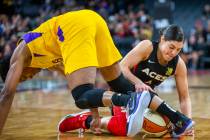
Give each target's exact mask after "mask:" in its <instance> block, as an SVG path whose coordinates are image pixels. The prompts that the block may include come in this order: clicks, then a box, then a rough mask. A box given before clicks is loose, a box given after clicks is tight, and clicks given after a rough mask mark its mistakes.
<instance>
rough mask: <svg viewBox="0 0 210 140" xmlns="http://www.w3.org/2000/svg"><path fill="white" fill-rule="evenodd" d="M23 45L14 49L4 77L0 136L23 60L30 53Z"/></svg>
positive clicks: (0, 96)
mask: <svg viewBox="0 0 210 140" xmlns="http://www.w3.org/2000/svg"><path fill="white" fill-rule="evenodd" d="M24 45H25V44H24V43H20V45H19V46H18V47H17V48H16V49H15V52H14V53H13V56H12V58H11V61H10V62H11V64H10V69H9V71H8V74H7V77H6V81H5V85H4V87H3V89H2V91H1V93H0V134H1V132H2V129H3V126H4V124H5V121H6V118H7V116H8V113H9V110H10V107H11V104H12V101H13V98H14V94H15V91H16V87H17V85H18V82H19V80H20V76H21V74H22V71H23V68H24V65H25V63H24V60H26V59H27V56H28V53H30V52H28V50H26V47H24ZM23 54H24V55H23Z"/></svg>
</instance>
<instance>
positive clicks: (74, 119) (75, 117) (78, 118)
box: [58, 110, 91, 132]
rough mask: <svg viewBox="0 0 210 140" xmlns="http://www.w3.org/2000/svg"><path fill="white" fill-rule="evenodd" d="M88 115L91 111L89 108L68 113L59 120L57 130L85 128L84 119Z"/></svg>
mask: <svg viewBox="0 0 210 140" xmlns="http://www.w3.org/2000/svg"><path fill="white" fill-rule="evenodd" d="M90 115H91V112H90V111H89V110H85V111H83V112H80V113H77V114H68V115H66V116H65V117H63V118H62V119H61V121H60V122H59V124H58V131H59V132H66V131H71V130H76V129H79V128H83V129H87V127H86V126H85V120H86V119H87V117H88V116H90Z"/></svg>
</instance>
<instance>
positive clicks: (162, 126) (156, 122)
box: [142, 109, 170, 137]
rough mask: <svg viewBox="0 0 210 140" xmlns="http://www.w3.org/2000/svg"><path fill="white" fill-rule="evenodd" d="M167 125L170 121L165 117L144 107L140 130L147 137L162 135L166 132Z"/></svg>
mask: <svg viewBox="0 0 210 140" xmlns="http://www.w3.org/2000/svg"><path fill="white" fill-rule="evenodd" d="M169 127H170V121H169V119H168V118H167V117H165V116H162V115H160V114H159V113H157V112H154V111H152V110H150V109H146V111H145V113H144V122H143V127H142V131H143V132H144V133H145V134H146V136H147V137H162V136H163V135H165V134H166V133H167V132H168V130H169Z"/></svg>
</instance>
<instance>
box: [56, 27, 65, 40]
mask: <svg viewBox="0 0 210 140" xmlns="http://www.w3.org/2000/svg"><path fill="white" fill-rule="evenodd" d="M57 36H58V37H59V40H60V41H61V42H63V41H64V36H63V31H62V29H61V28H60V26H59V27H58V32H57Z"/></svg>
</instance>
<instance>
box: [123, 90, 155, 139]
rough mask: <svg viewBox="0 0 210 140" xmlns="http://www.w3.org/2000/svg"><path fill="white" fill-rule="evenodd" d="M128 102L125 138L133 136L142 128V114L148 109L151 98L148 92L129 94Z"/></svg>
mask: <svg viewBox="0 0 210 140" xmlns="http://www.w3.org/2000/svg"><path fill="white" fill-rule="evenodd" d="M130 96H131V98H130V100H129V101H128V104H127V108H126V112H127V127H126V128H127V136H129V137H133V136H135V135H136V134H137V133H138V132H139V130H140V129H141V128H142V125H143V119H144V112H145V109H146V108H147V107H148V105H149V103H150V100H151V96H150V94H149V91H143V92H141V93H135V92H133V93H130Z"/></svg>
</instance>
